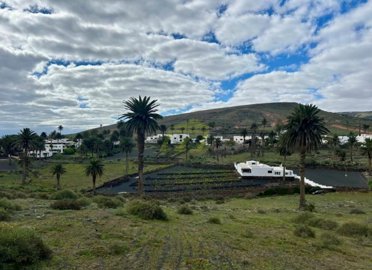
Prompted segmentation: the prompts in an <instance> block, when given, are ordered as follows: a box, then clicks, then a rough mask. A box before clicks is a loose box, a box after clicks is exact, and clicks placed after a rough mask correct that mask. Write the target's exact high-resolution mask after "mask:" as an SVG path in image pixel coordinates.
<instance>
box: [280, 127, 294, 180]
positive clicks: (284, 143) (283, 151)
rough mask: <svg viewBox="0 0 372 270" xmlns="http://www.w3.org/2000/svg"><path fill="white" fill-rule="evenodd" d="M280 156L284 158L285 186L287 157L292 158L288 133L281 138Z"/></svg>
mask: <svg viewBox="0 0 372 270" xmlns="http://www.w3.org/2000/svg"><path fill="white" fill-rule="evenodd" d="M278 145H279V155H281V156H282V157H283V164H282V166H283V184H284V183H285V167H286V165H287V156H290V155H291V154H292V153H291V152H290V151H289V146H288V138H287V136H286V133H284V134H281V135H280V137H279V144H278Z"/></svg>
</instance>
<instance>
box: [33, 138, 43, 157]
mask: <svg viewBox="0 0 372 270" xmlns="http://www.w3.org/2000/svg"><path fill="white" fill-rule="evenodd" d="M34 148H35V152H36V156H38V155H37V152H39V156H38V157H39V158H41V152H42V151H43V150H45V139H44V138H43V137H41V136H36V137H35V139H34Z"/></svg>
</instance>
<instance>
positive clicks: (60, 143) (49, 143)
mask: <svg viewBox="0 0 372 270" xmlns="http://www.w3.org/2000/svg"><path fill="white" fill-rule="evenodd" d="M81 142H82V140H78V141H77V142H74V141H70V140H69V139H60V140H45V145H44V147H45V150H42V151H41V152H40V151H31V152H30V155H32V156H35V157H37V158H40V157H41V158H47V157H51V156H53V154H56V153H60V154H62V153H63V150H65V149H66V148H67V147H70V146H75V147H79V146H80V145H81Z"/></svg>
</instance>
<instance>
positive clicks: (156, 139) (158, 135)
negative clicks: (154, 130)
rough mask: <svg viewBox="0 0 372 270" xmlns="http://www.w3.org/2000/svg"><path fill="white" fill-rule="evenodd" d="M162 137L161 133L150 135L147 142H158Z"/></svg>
mask: <svg viewBox="0 0 372 270" xmlns="http://www.w3.org/2000/svg"><path fill="white" fill-rule="evenodd" d="M161 137H162V135H161V134H157V135H152V136H148V137H147V138H146V140H145V143H157V142H158V140H159V139H160V138H161Z"/></svg>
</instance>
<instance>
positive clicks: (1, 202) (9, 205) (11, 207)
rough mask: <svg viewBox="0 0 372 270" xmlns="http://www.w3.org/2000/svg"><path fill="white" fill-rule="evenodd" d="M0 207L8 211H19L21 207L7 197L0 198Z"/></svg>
mask: <svg viewBox="0 0 372 270" xmlns="http://www.w3.org/2000/svg"><path fill="white" fill-rule="evenodd" d="M0 208H3V209H5V210H8V211H19V210H21V207H20V206H19V205H18V204H15V203H13V202H11V201H9V200H8V199H0Z"/></svg>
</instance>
